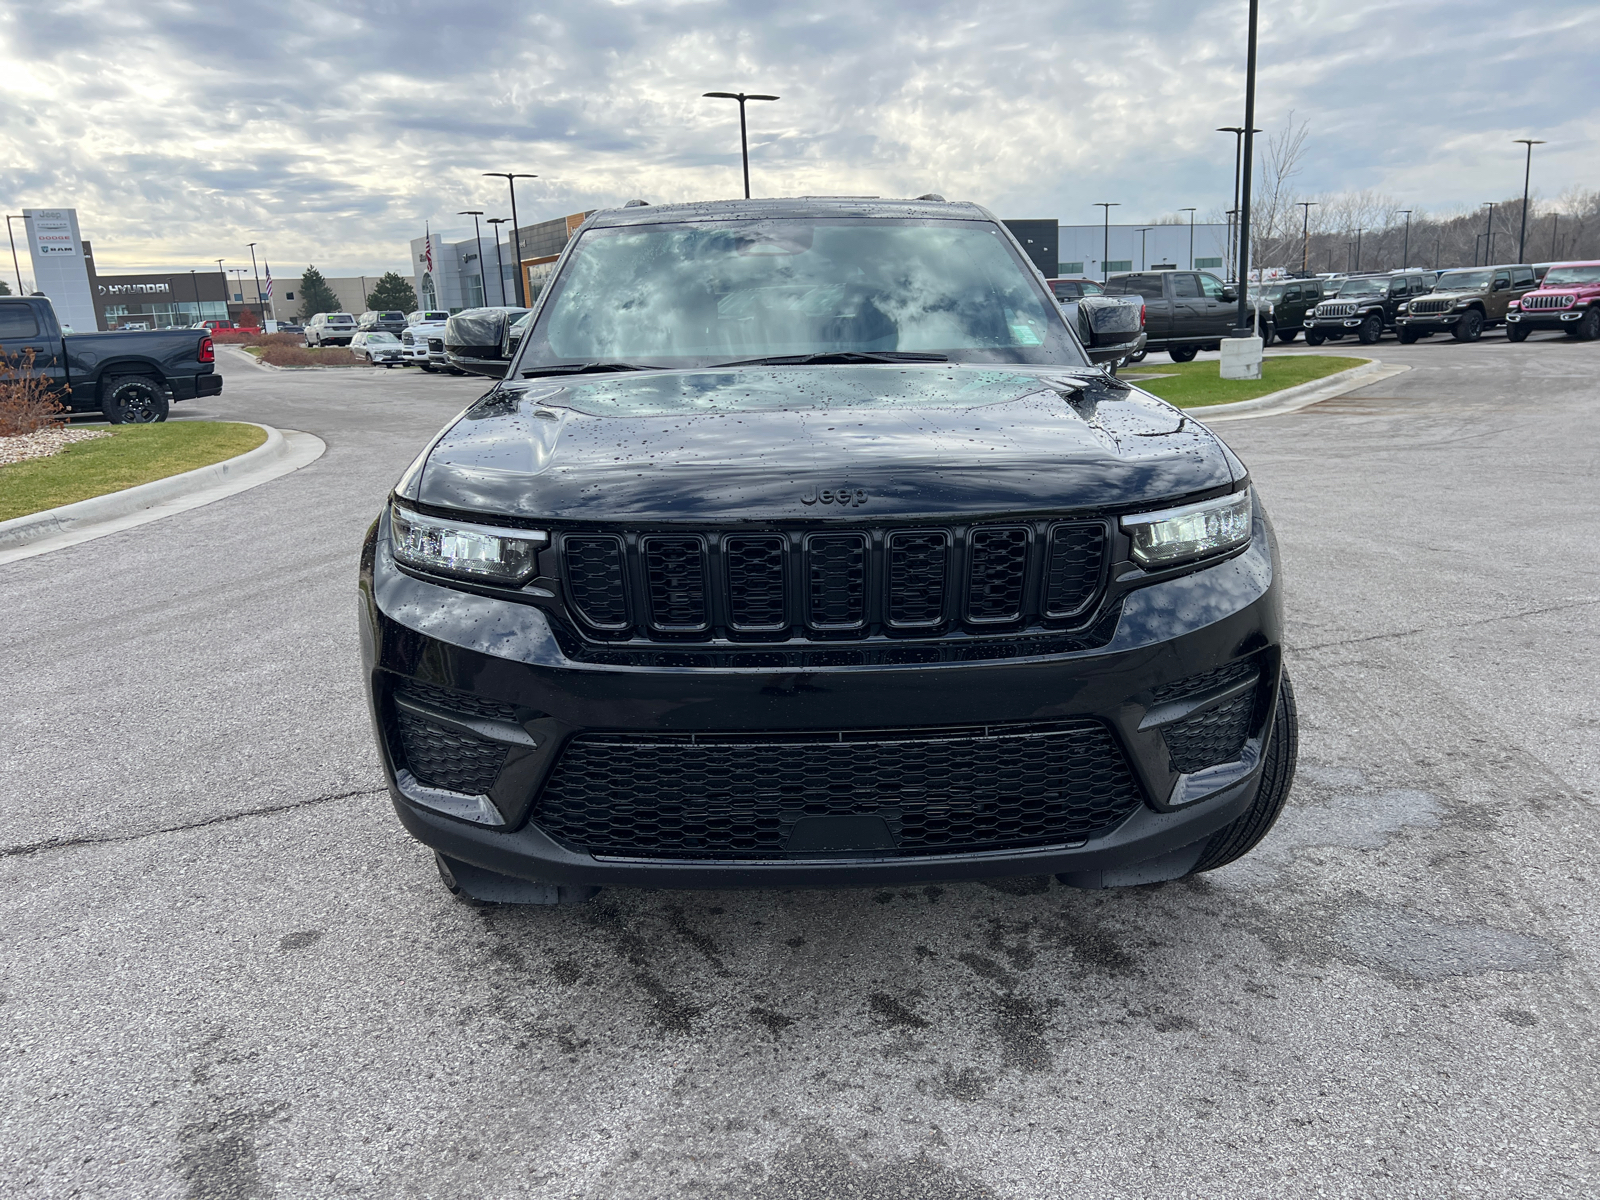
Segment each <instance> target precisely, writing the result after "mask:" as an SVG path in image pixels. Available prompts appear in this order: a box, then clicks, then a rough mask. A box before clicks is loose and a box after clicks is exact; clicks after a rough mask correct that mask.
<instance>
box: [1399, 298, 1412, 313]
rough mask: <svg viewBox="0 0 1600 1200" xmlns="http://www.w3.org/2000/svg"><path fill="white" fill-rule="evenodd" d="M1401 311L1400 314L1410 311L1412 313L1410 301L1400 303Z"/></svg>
mask: <svg viewBox="0 0 1600 1200" xmlns="http://www.w3.org/2000/svg"><path fill="white" fill-rule="evenodd" d="M1399 311H1400V312H1410V311H1411V304H1410V302H1409V301H1405V300H1402V301H1401V302H1400V308H1399Z"/></svg>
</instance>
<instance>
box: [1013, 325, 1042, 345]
mask: <svg viewBox="0 0 1600 1200" xmlns="http://www.w3.org/2000/svg"><path fill="white" fill-rule="evenodd" d="M1010 328H1011V337H1012V339H1013V345H1017V346H1042V345H1044V339H1043V338H1041V337H1040V336H1039V335H1038V334H1037V333H1035V332H1034V331H1033V329H1032V328H1031V327H1029V326H1027V325H1012V326H1011V327H1010Z"/></svg>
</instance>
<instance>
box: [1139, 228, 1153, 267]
mask: <svg viewBox="0 0 1600 1200" xmlns="http://www.w3.org/2000/svg"><path fill="white" fill-rule="evenodd" d="M1154 228H1155V226H1154V225H1146V226H1145V227H1144V228H1143V229H1140V230H1139V231H1138V232H1139V270H1141V271H1143V270H1144V235H1145V234H1147V233H1149V232H1150V231H1151V230H1152V229H1154Z"/></svg>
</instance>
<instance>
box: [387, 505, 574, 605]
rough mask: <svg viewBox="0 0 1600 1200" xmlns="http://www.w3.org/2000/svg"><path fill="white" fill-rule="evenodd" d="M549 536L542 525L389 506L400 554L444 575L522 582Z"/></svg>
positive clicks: (392, 538)
mask: <svg viewBox="0 0 1600 1200" xmlns="http://www.w3.org/2000/svg"><path fill="white" fill-rule="evenodd" d="M549 540H550V535H549V534H548V533H545V532H544V531H543V530H540V529H501V528H496V527H494V526H492V525H477V524H473V523H471V522H468V521H457V520H453V519H450V518H446V517H428V516H424V515H422V514H421V513H416V512H412V511H411V510H410V509H407V508H402V507H401V506H400V505H398V504H390V506H389V541H390V544H391V545H392V546H393V547H394V556H395V558H396V559H397V560H399V561H400V562H403V563H405V564H406V565H408V566H413V567H418V568H420V569H421V570H424V571H433V572H436V573H438V574H440V575H454V576H456V577H457V578H460V579H481V580H486V581H488V582H491V583H506V584H513V585H515V584H520V583H522V582H523V581H524V580H526V579H527V578H528V577H529V576H530V575H532V574H533V572H534V566H535V563H534V556H535V555H537V554H538V552H539V547H541V546H543V545H545V544H546V543H547V542H549Z"/></svg>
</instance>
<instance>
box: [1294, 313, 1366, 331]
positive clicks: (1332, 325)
mask: <svg viewBox="0 0 1600 1200" xmlns="http://www.w3.org/2000/svg"><path fill="white" fill-rule="evenodd" d="M1366 319H1367V318H1366V316H1354V317H1307V318H1306V319H1305V322H1304V323H1303V324H1302V325H1301V328H1302V329H1316V330H1320V331H1321V332H1323V333H1344V332H1345V331H1346V330H1349V329H1360V328H1361V322H1363V321H1365V320H1366Z"/></svg>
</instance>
